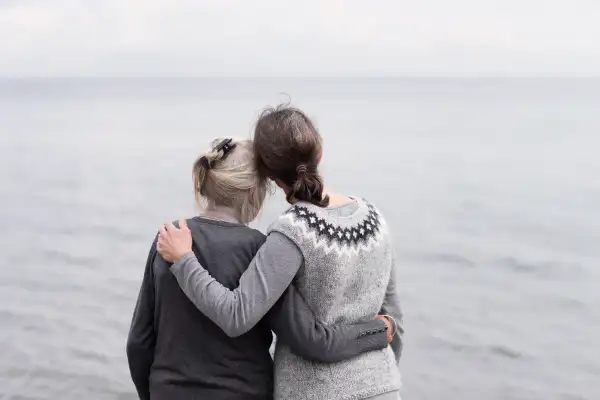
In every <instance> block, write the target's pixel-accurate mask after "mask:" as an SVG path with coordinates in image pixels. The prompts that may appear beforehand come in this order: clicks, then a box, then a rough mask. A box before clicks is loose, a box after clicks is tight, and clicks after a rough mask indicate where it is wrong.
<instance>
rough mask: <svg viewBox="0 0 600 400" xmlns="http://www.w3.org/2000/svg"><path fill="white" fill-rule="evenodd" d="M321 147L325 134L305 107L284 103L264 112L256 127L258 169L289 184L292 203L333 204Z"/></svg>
mask: <svg viewBox="0 0 600 400" xmlns="http://www.w3.org/2000/svg"><path fill="white" fill-rule="evenodd" d="M321 151H322V145H321V136H320V135H319V132H318V131H317V129H316V128H315V126H314V124H313V123H312V121H311V120H310V119H309V118H308V117H307V116H306V114H304V113H303V112H302V111H301V110H299V109H297V108H294V107H290V106H289V105H287V104H282V105H279V106H277V107H275V108H267V109H265V110H264V111H263V112H262V113H261V114H260V116H259V118H258V121H257V122H256V127H255V130H254V158H255V160H256V165H257V170H258V172H259V174H261V175H262V176H264V177H268V178H271V179H279V180H280V181H281V182H283V183H284V184H285V185H287V186H289V188H290V192H289V193H288V195H287V201H288V202H289V203H291V204H293V203H295V202H297V201H300V200H302V201H306V202H309V203H312V204H315V205H317V206H320V207H326V206H328V205H329V196H327V195H324V193H323V179H322V178H321V176H320V175H319V170H318V164H319V159H320V156H321Z"/></svg>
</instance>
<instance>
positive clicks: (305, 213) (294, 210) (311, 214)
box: [269, 200, 400, 400]
mask: <svg viewBox="0 0 600 400" xmlns="http://www.w3.org/2000/svg"><path fill="white" fill-rule="evenodd" d="M356 204H357V207H356V209H355V211H354V212H353V213H352V214H350V215H345V216H340V215H339V214H337V213H332V212H331V211H332V210H329V209H323V208H321V207H317V206H314V205H312V204H309V203H303V202H300V203H296V204H295V205H294V206H292V207H291V208H290V209H289V210H288V211H287V212H286V213H285V214H284V215H282V216H281V217H280V218H279V220H278V221H277V222H275V223H274V224H273V225H272V226H271V227H270V229H269V231H276V232H280V233H282V234H284V235H285V236H287V237H288V238H290V239H291V240H292V241H293V242H294V243H295V244H296V245H297V246H298V248H300V250H301V251H302V254H303V256H304V266H303V267H302V268H301V270H300V271H299V273H298V275H297V276H296V279H295V284H296V287H297V288H298V290H299V291H300V293H301V294H303V295H304V298H305V299H306V301H307V303H308V304H309V306H310V308H311V309H312V310H313V312H314V313H315V315H316V316H317V318H319V319H320V320H322V321H323V322H324V323H326V324H336V323H349V324H350V323H355V322H359V321H364V320H368V319H370V318H373V317H374V316H375V315H376V314H377V313H378V312H379V311H380V310H381V308H382V305H383V303H384V298H385V297H386V288H387V287H388V284H389V283H390V278H391V276H392V273H393V271H392V266H393V251H392V243H391V240H390V237H389V234H388V232H387V229H386V225H385V222H384V220H383V218H382V217H381V214H380V213H379V212H378V211H377V210H376V209H375V207H374V206H372V205H371V204H369V203H367V202H366V201H364V200H357V201H356ZM399 388H400V373H399V371H398V368H397V364H396V359H395V357H394V353H393V352H392V350H391V349H390V348H389V347H388V348H385V349H383V350H379V351H373V352H369V353H365V354H363V355H361V356H359V357H356V358H353V359H350V360H347V361H342V362H339V363H334V364H318V363H313V362H310V361H307V360H305V359H303V358H301V357H298V356H296V355H295V354H293V353H292V352H291V351H290V349H289V348H288V347H287V346H286V345H285V344H278V345H277V348H276V350H275V398H279V399H288V400H293V399H319V400H320V399H323V400H324V399H364V398H367V397H371V396H374V395H378V394H381V393H385V392H389V391H392V390H397V389H399Z"/></svg>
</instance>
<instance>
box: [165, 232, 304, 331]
mask: <svg viewBox="0 0 600 400" xmlns="http://www.w3.org/2000/svg"><path fill="white" fill-rule="evenodd" d="M288 242H289V239H287V238H286V237H285V236H284V235H283V234H281V233H278V232H271V233H270V234H269V235H268V236H267V240H266V241H265V244H264V245H263V246H262V247H261V248H260V249H259V250H258V252H257V253H256V256H255V257H254V259H253V260H252V262H251V264H250V266H249V267H248V269H247V270H246V271H245V272H244V273H243V274H242V276H241V278H240V282H239V286H238V287H237V288H235V289H234V290H229V289H228V288H226V287H225V286H223V285H221V284H220V283H219V282H218V281H217V280H216V279H215V278H213V277H212V276H211V275H210V274H209V273H208V271H206V269H204V268H203V267H202V265H200V263H199V262H198V260H197V259H196V256H195V255H194V253H193V252H189V253H187V254H185V255H184V256H183V257H181V258H180V259H179V260H178V261H177V262H176V263H174V264H173V265H172V266H171V272H172V273H173V275H175V278H176V279H177V282H178V283H179V286H181V289H182V290H183V292H184V293H185V294H186V296H187V297H188V298H189V299H190V300H191V301H192V302H193V303H194V305H195V306H196V307H197V308H198V309H199V310H200V311H202V313H203V314H204V315H206V316H207V317H208V318H210V320H211V321H213V322H214V323H215V324H217V325H218V326H219V327H220V328H221V329H222V330H223V331H224V332H225V334H227V335H228V336H230V337H235V336H240V335H243V334H244V333H246V332H248V331H249V330H250V329H252V328H253V327H254V326H255V325H256V324H257V323H258V322H259V321H260V320H261V318H262V317H264V316H265V314H266V313H267V311H269V310H270V309H271V307H273V305H274V304H275V302H277V300H278V299H279V298H280V297H281V295H282V293H283V292H284V291H285V289H286V288H287V287H288V286H289V285H290V283H291V282H292V280H293V279H294V276H296V273H297V272H298V269H299V268H300V265H301V263H302V259H301V258H300V259H299V258H298V257H297V254H296V253H295V252H289V251H288V248H289V246H286V244H287V243H288Z"/></svg>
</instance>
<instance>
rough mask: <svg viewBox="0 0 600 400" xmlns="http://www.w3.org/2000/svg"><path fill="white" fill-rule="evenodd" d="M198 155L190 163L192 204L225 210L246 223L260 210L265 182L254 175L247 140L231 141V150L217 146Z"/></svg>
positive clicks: (252, 157) (220, 141)
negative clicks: (191, 165)
mask: <svg viewBox="0 0 600 400" xmlns="http://www.w3.org/2000/svg"><path fill="white" fill-rule="evenodd" d="M223 140H224V139H215V140H214V141H213V143H212V149H211V150H209V151H207V152H205V153H204V154H202V155H200V157H198V158H197V159H196V162H195V163H194V169H193V180H194V189H195V197H196V202H197V203H198V205H199V206H200V207H203V208H216V207H225V208H229V209H231V210H232V211H233V212H234V214H235V215H236V216H237V219H238V220H239V221H240V222H242V223H244V224H247V223H249V222H251V221H252V220H253V219H254V218H256V216H257V215H258V213H259V212H260V209H261V208H262V205H263V202H264V200H265V196H266V194H267V190H268V180H267V179H266V178H263V177H262V176H261V175H259V174H258V172H257V170H256V162H255V160H254V152H253V145H252V141H251V140H243V139H233V140H232V141H231V143H230V147H231V150H229V151H228V149H227V148H226V147H225V148H221V149H219V147H218V145H219V144H220V143H223Z"/></svg>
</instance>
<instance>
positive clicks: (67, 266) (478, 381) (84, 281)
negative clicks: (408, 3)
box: [0, 78, 600, 400]
mask: <svg viewBox="0 0 600 400" xmlns="http://www.w3.org/2000/svg"><path fill="white" fill-rule="evenodd" d="M287 102H291V104H293V105H295V106H297V107H300V108H302V109H303V110H305V111H306V112H307V113H308V115H309V116H311V117H312V118H313V119H314V121H315V123H316V124H317V126H318V128H319V130H320V132H321V134H322V136H323V140H324V154H323V166H322V173H323V176H324V178H325V181H326V185H327V186H328V187H329V188H330V189H331V190H334V191H336V192H339V193H343V194H348V195H355V196H361V197H364V198H366V199H367V200H369V201H371V202H373V203H374V204H375V205H376V206H377V207H378V208H379V209H380V210H381V212H382V213H383V215H384V216H385V218H386V220H387V222H388V224H389V226H390V229H391V233H392V235H393V239H394V243H395V250H396V254H397V266H398V271H397V273H398V290H399V293H400V298H401V301H402V307H403V310H404V312H405V317H404V326H405V330H406V333H405V350H404V353H403V357H402V361H401V364H400V368H401V372H402V377H403V387H402V398H403V399H419V400H429V399H431V400H438V399H451V400H454V399H455V400H475V399H485V400H496V399H498V400H500V399H514V400H548V399H557V400H584V399H585V400H597V399H600V340H599V338H600V79H584V78H580V79H567V78H564V79H563V78H464V79H462V78H461V79H459V78H356V79H350V78H338V79H334V78H332V79H329V78H327V79H326V78H323V79H317V78H314V79H304V78H302V79H301V78H285V79H284V78H281V79H267V78H264V79H263V78H261V79H246V78H244V79H242V78H239V79H238V78H156V79H151V78H139V79H133V78H131V79H130V78H118V79H117V78H89V79H88V78H85V79H84V78H48V79H42V78H39V79H24V78H23V79H1V80H0V182H1V185H0V221H2V223H3V227H2V229H0V254H1V260H2V261H1V262H0V264H1V268H0V400H17V399H18V400H26V399H62V400H71V399H73V400H74V399H78V400H79V399H91V400H95V399H98V400H105V399H106V400H110V399H135V398H136V395H135V389H134V386H133V384H132V382H131V379H130V376H129V370H128V366H127V359H126V355H125V343H126V338H127V334H128V329H129V324H130V322H131V318H132V312H133V308H134V304H135V301H136V298H137V295H138V291H139V287H140V282H141V279H142V274H143V270H144V265H145V262H146V256H147V253H148V250H149V247H150V244H151V242H152V240H153V238H154V235H155V234H156V232H157V229H158V227H159V225H160V224H161V223H164V222H167V221H171V220H174V219H178V218H181V217H186V216H192V215H195V214H196V213H197V212H198V211H197V209H196V208H195V206H194V193H193V187H192V179H191V168H192V163H193V161H194V159H195V158H196V157H197V156H198V155H199V154H200V153H201V152H202V151H204V150H205V149H206V148H207V147H208V145H209V143H210V141H211V140H212V139H213V138H216V137H223V136H234V137H245V138H249V137H251V135H252V129H253V123H254V121H255V120H256V117H257V115H258V114H259V112H260V111H261V110H262V109H264V108H265V107H267V106H273V105H277V104H279V103H287ZM285 207H286V205H285V202H284V199H283V197H282V196H281V194H279V193H274V194H273V195H272V196H271V197H270V198H269V200H268V202H267V204H266V206H265V208H264V210H263V212H262V213H261V215H260V217H259V218H258V220H257V221H255V222H254V223H253V226H255V227H257V228H259V229H262V230H264V229H266V228H267V227H268V225H269V222H270V221H272V220H274V218H275V217H276V216H277V215H278V214H279V213H280V212H282V211H283V210H284V209H285Z"/></svg>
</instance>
